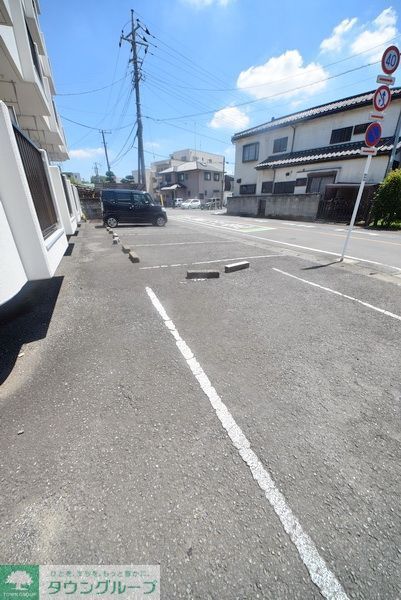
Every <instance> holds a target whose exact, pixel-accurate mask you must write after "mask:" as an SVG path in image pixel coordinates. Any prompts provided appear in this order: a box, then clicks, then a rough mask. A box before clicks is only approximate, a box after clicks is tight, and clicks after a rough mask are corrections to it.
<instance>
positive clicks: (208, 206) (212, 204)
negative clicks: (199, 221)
mask: <svg viewBox="0 0 401 600" xmlns="http://www.w3.org/2000/svg"><path fill="white" fill-rule="evenodd" d="M218 207H220V198H210V200H207V201H206V202H203V204H201V210H213V209H214V208H218Z"/></svg>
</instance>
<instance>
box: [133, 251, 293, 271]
mask: <svg viewBox="0 0 401 600" xmlns="http://www.w3.org/2000/svg"><path fill="white" fill-rule="evenodd" d="M275 256H282V255H281V254H259V255H258V256H234V258H232V257H229V258H217V259H215V260H198V261H197V262H193V263H176V264H173V265H153V266H152V267H140V268H139V270H140V271H147V270H149V269H162V268H163V269H164V268H166V267H188V266H189V265H208V264H212V263H219V262H226V261H230V262H232V261H233V260H249V259H251V258H273V257H275Z"/></svg>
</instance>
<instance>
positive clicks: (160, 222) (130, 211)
mask: <svg viewBox="0 0 401 600" xmlns="http://www.w3.org/2000/svg"><path fill="white" fill-rule="evenodd" d="M101 205H102V213H103V221H104V223H105V225H108V226H109V227H117V225H119V224H120V223H153V225H157V226H158V227H163V226H164V225H165V224H166V223H167V213H166V210H165V208H163V207H162V206H160V205H159V204H156V203H155V202H154V201H153V198H152V196H151V195H150V194H148V193H147V192H141V191H139V190H126V189H121V190H119V189H112V190H102V195H101Z"/></svg>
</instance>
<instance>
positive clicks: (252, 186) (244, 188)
mask: <svg viewBox="0 0 401 600" xmlns="http://www.w3.org/2000/svg"><path fill="white" fill-rule="evenodd" d="M239 193H240V194H255V193H256V183H248V184H243V185H240V186H239Z"/></svg>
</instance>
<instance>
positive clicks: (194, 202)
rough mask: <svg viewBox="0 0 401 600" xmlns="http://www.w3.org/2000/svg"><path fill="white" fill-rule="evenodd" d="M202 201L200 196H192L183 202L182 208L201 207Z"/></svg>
mask: <svg viewBox="0 0 401 600" xmlns="http://www.w3.org/2000/svg"><path fill="white" fill-rule="evenodd" d="M200 205H201V201H200V200H199V198H190V199H189V200H186V201H185V202H183V203H182V204H181V208H188V209H189V208H200Z"/></svg>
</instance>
